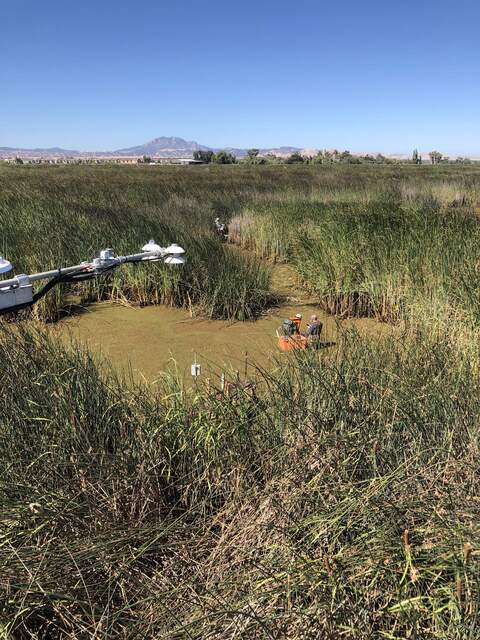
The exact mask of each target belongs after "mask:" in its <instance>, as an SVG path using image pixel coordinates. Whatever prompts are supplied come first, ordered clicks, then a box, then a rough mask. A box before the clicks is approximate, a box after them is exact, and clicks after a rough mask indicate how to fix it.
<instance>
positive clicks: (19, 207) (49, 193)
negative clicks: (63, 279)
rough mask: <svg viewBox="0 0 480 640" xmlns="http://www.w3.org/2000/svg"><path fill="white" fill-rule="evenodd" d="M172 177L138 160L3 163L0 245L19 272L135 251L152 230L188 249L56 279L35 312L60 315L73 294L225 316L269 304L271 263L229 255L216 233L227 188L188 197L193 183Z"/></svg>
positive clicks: (159, 237) (159, 238) (245, 315)
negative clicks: (176, 256)
mask: <svg viewBox="0 0 480 640" xmlns="http://www.w3.org/2000/svg"><path fill="white" fill-rule="evenodd" d="M168 177H169V178H170V180H168V179H166V178H165V175H164V174H162V173H161V172H158V173H148V172H145V171H144V170H143V169H140V168H138V169H137V168H130V169H127V170H125V171H123V170H118V169H115V168H100V169H99V170H98V171H97V168H91V167H90V168H88V167H87V168H81V167H80V168H79V167H73V168H59V167H57V168H55V167H51V168H49V167H25V168H20V169H19V170H18V171H17V168H8V167H7V168H2V169H0V224H1V227H2V236H1V241H2V247H1V251H2V252H3V253H4V254H6V255H7V256H8V257H9V259H10V260H11V261H12V262H13V263H14V264H15V265H17V267H18V269H20V270H21V271H23V272H25V273H31V272H35V271H38V270H45V269H49V268H55V267H58V266H61V265H65V264H76V263H78V262H80V261H82V260H85V259H88V258H90V257H92V256H93V253H94V251H95V250H98V249H99V248H103V247H107V246H109V247H110V246H113V247H114V249H115V250H116V252H117V253H118V254H123V253H131V252H132V251H137V250H139V249H140V248H141V247H142V246H143V244H144V243H145V242H146V241H147V240H148V239H149V238H151V237H153V238H155V240H156V241H157V242H160V243H167V244H168V243H170V242H172V241H176V242H178V243H181V244H183V245H184V246H185V248H186V250H187V254H186V257H187V262H186V264H185V266H184V267H182V268H181V269H172V268H169V267H167V266H165V265H163V264H162V265H139V266H137V267H129V268H124V269H121V270H117V271H116V272H115V273H114V275H112V276H110V277H108V278H106V279H101V280H99V281H95V282H92V283H88V284H81V285H77V286H76V287H72V286H64V287H63V288H57V289H56V290H55V291H54V292H53V293H51V294H49V295H48V297H46V298H45V299H44V300H43V301H42V303H40V304H39V305H37V306H36V308H35V311H34V313H35V314H36V315H37V317H39V318H42V319H46V320H51V319H56V318H57V317H58V315H59V313H60V312H61V310H62V308H64V307H66V306H68V304H69V301H70V300H71V297H72V295H74V296H76V297H77V302H78V303H80V304H83V303H85V302H88V301H93V300H103V299H113V300H123V301H125V302H129V303H132V304H143V305H145V304H152V303H157V304H158V303H164V304H173V305H179V306H184V307H190V308H192V309H194V310H198V311H200V312H202V313H205V314H207V315H208V316H209V317H212V318H225V319H246V318H252V317H255V316H256V315H258V313H259V312H261V311H262V310H263V309H264V308H265V307H266V306H268V304H269V303H270V301H271V299H272V296H271V294H270V291H269V273H268V270H267V269H265V268H264V267H262V266H261V265H260V264H259V262H258V261H257V260H256V259H255V258H254V257H251V258H248V257H246V256H239V255H232V253H231V252H230V251H228V250H226V248H225V247H224V246H222V245H221V244H220V243H219V242H218V241H217V240H216V239H215V238H214V236H213V234H212V228H213V219H214V214H215V213H216V212H217V211H218V205H216V204H215V197H221V196H222V194H223V192H220V193H215V194H214V198H213V199H212V197H211V196H210V198H207V197H205V199H203V197H202V196H203V194H202V193H200V194H195V192H194V195H193V196H192V195H190V196H188V195H187V191H188V190H190V189H189V188H188V187H190V188H191V187H192V186H193V185H192V184H190V185H188V181H185V179H184V178H183V176H181V174H180V173H179V172H178V171H177V172H175V171H173V172H172V171H171V170H170V172H168ZM182 178H183V180H182ZM182 184H183V193H182V188H181V187H180V186H179V185H182ZM204 192H205V189H204Z"/></svg>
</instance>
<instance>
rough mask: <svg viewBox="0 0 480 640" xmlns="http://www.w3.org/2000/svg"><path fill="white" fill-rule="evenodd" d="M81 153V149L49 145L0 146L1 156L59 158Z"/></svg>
mask: <svg viewBox="0 0 480 640" xmlns="http://www.w3.org/2000/svg"><path fill="white" fill-rule="evenodd" d="M79 155H81V154H80V152H79V151H75V150H72V149H61V148H60V147H49V148H47V149H20V148H17V147H0V158H10V157H12V156H15V157H19V158H22V157H35V158H59V157H67V156H68V157H72V156H73V157H75V156H79Z"/></svg>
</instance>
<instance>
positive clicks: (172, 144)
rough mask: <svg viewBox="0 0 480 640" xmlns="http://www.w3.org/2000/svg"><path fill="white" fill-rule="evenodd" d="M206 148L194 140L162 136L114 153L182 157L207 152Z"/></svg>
mask: <svg viewBox="0 0 480 640" xmlns="http://www.w3.org/2000/svg"><path fill="white" fill-rule="evenodd" d="M208 149H209V147H205V146H203V145H201V144H198V142H195V141H193V140H184V139H183V138H178V137H177V136H171V137H168V136H160V137H159V138H154V139H153V140H150V142H146V143H145V144H141V145H138V146H136V147H127V148H126V149H117V151H114V153H117V154H119V155H139V156H142V155H143V156H158V157H170V158H174V157H182V156H191V155H192V154H193V152H194V151H199V150H205V151H207V150H208Z"/></svg>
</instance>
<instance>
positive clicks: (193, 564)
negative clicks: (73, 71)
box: [0, 325, 480, 639]
mask: <svg viewBox="0 0 480 640" xmlns="http://www.w3.org/2000/svg"><path fill="white" fill-rule="evenodd" d="M474 337H475V336H470V339H469V340H468V341H466V342H463V340H465V337H464V336H462V335H461V332H460V330H459V331H458V333H454V332H452V331H451V330H450V331H448V332H445V331H444V330H443V329H441V328H440V326H439V325H437V332H436V334H434V332H432V331H429V330H427V331H425V332H423V331H422V330H421V328H420V327H419V328H417V330H416V331H411V332H410V333H408V334H405V335H403V336H402V338H401V339H395V340H394V339H393V338H386V339H382V340H381V341H378V340H377V341H372V340H368V339H366V338H360V337H359V336H357V335H353V334H346V335H345V336H344V337H343V339H342V341H341V342H340V343H339V345H338V348H337V350H335V352H333V353H330V354H329V355H326V354H320V355H318V354H310V353H305V354H303V356H302V357H300V358H299V359H297V360H291V359H290V360H289V361H288V364H287V363H284V364H279V365H278V366H279V369H278V370H277V371H276V373H275V375H273V374H264V376H263V380H262V381H261V383H260V385H259V388H258V392H257V394H255V395H250V394H249V393H241V394H240V395H236V396H233V397H230V398H223V399H222V398H219V397H218V396H217V395H216V394H215V393H214V392H213V391H212V390H210V391H209V390H207V389H199V390H197V391H192V392H189V393H187V392H185V391H183V390H182V389H181V388H180V387H178V385H177V384H176V383H175V382H174V381H172V380H170V381H169V380H166V382H165V385H164V387H163V388H162V389H160V390H159V391H158V393H152V392H151V390H148V389H146V388H145V387H136V388H131V387H130V388H128V387H125V386H124V385H122V384H121V383H120V382H119V381H118V380H116V379H115V378H112V377H111V376H110V375H104V374H103V373H102V372H100V371H99V370H98V368H97V367H96V365H95V364H94V363H93V361H92V360H91V358H90V356H89V355H88V354H87V353H85V352H83V351H81V350H78V349H65V348H61V347H59V345H57V344H55V343H54V342H53V341H52V339H51V338H48V336H46V335H45V334H44V333H43V332H32V331H31V330H30V331H27V330H25V329H22V328H10V329H7V330H2V333H1V336H0V367H1V369H2V372H3V374H4V375H3V377H2V393H1V401H0V402H1V405H2V406H1V413H2V421H1V424H0V450H1V462H2V465H1V472H0V513H1V521H0V528H1V537H2V544H1V546H0V565H1V566H2V571H1V574H0V603H1V604H0V621H1V623H0V624H3V627H4V632H5V633H6V634H7V637H8V635H9V634H10V635H12V636H13V637H25V638H27V637H36V638H47V637H48V638H52V637H63V638H65V637H70V638H90V637H128V638H133V637H162V638H185V637H189V638H205V637H215V638H257V637H262V638H263V637H265V638H292V639H296V638H317V637H319V633H321V637H324V638H338V637H345V638H359V639H360V638H362V639H363V638H373V637H379V638H380V637H384V638H406V637H409V638H411V637H417V638H422V639H426V638H475V637H477V635H478V632H479V629H480V624H479V620H478V597H479V582H478V568H479V567H478V558H479V556H478V553H479V551H478V549H479V548H480V547H479V545H480V529H479V527H478V518H479V515H480V513H479V504H478V497H477V496H478V495H479V489H480V487H479V479H478V470H477V467H478V464H477V462H478V460H477V459H478V447H479V427H478V425H479V423H480V401H479V398H480V388H479V378H478V365H479V363H480V359H479V353H478V346H477V345H478V337H477V339H476V340H474V341H472V339H471V338H474ZM464 345H465V347H466V348H465V349H464ZM107 371H108V369H107Z"/></svg>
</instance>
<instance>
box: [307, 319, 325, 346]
mask: <svg viewBox="0 0 480 640" xmlns="http://www.w3.org/2000/svg"><path fill="white" fill-rule="evenodd" d="M322 327H323V325H322V323H321V322H320V320H319V319H318V316H316V315H313V316H312V317H311V318H310V324H308V325H307V332H306V334H305V335H306V336H307V338H308V344H309V346H312V347H314V348H315V349H318V345H319V343H320V334H321V333H322Z"/></svg>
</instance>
